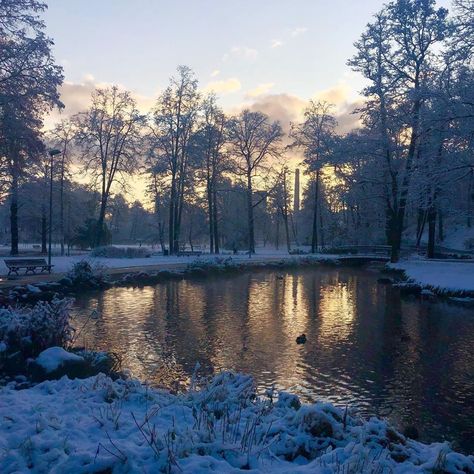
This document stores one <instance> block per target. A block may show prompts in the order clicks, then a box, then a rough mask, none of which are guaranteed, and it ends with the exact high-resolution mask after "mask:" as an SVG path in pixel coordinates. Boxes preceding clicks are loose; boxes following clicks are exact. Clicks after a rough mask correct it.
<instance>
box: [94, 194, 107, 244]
mask: <svg viewBox="0 0 474 474" xmlns="http://www.w3.org/2000/svg"><path fill="white" fill-rule="evenodd" d="M106 209H107V198H106V197H105V196H103V197H102V199H101V202H100V212H99V219H98V220H97V232H96V235H97V237H96V247H100V246H101V245H103V242H104V224H105V211H106Z"/></svg>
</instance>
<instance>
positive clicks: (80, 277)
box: [66, 260, 106, 288]
mask: <svg viewBox="0 0 474 474" xmlns="http://www.w3.org/2000/svg"><path fill="white" fill-rule="evenodd" d="M66 277H67V278H69V280H70V281H71V285H72V286H75V287H83V288H99V287H101V286H102V285H103V284H104V282H105V280H106V275H105V268H104V267H101V266H100V265H94V267H92V265H91V264H90V263H89V262H88V261H87V260H81V261H79V262H77V263H75V264H74V265H73V267H72V269H71V270H70V271H69V272H68V274H67V276H66Z"/></svg>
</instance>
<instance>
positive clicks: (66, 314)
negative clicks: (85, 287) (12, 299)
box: [0, 299, 74, 359]
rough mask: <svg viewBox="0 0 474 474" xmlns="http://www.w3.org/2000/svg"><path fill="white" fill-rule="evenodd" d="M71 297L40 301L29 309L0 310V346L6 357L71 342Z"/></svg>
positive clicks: (23, 355)
mask: <svg viewBox="0 0 474 474" xmlns="http://www.w3.org/2000/svg"><path fill="white" fill-rule="evenodd" d="M71 304H72V300H71V299H62V300H53V301H52V302H51V303H46V302H43V301H41V302H39V303H37V304H36V305H35V306H33V307H32V308H28V307H17V308H15V307H9V308H3V309H0V345H2V347H3V348H4V350H3V351H2V355H3V357H4V358H8V357H9V356H11V355H12V354H15V353H19V355H21V358H22V359H26V358H28V357H35V356H37V355H38V354H39V353H40V352H41V351H43V350H44V349H47V348H48V347H51V346H61V347H65V346H67V345H68V344H69V343H71V342H72V340H73V336H74V329H73V328H72V326H71V318H70V309H71Z"/></svg>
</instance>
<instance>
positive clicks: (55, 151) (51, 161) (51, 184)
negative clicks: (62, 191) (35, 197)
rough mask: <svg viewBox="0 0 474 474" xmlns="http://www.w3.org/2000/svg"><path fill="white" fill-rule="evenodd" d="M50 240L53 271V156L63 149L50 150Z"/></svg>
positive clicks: (49, 257) (49, 253)
mask: <svg viewBox="0 0 474 474" xmlns="http://www.w3.org/2000/svg"><path fill="white" fill-rule="evenodd" d="M48 153H49V158H50V160H49V171H50V177H49V229H48V232H49V236H48V237H49V240H48V265H49V271H50V272H51V242H52V237H53V156H55V155H59V154H60V153H61V150H56V149H53V150H49V152H48Z"/></svg>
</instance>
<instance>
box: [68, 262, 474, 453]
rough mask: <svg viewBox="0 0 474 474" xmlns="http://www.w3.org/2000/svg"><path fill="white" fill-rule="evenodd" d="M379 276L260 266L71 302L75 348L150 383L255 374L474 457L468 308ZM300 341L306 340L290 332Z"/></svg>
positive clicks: (263, 384)
mask: <svg viewBox="0 0 474 474" xmlns="http://www.w3.org/2000/svg"><path fill="white" fill-rule="evenodd" d="M379 276H380V275H379V274H378V272H376V271H375V270H370V269H354V268H326V267H316V268H304V269H296V270H290V271H287V270H285V271H281V272H279V271H275V270H266V271H263V270H256V271H253V272H246V273H241V274H231V275H218V276H210V277H207V278H202V279H194V280H183V281H169V282H166V283H162V284H158V285H156V286H154V287H151V286H150V287H144V288H114V289H110V290H107V291H105V292H102V293H99V294H92V295H91V294H89V295H82V296H80V297H78V298H77V300H76V303H75V306H74V312H75V313H76V315H77V317H78V326H82V324H83V322H84V321H85V320H86V318H87V315H89V314H90V313H91V311H93V310H97V312H98V314H99V316H98V319H94V320H91V321H89V323H88V324H87V325H86V327H85V329H83V330H82V332H81V336H80V338H79V340H78V344H81V345H86V346H87V347H89V348H94V349H100V350H109V351H114V352H116V353H117V354H119V355H120V356H121V357H122V359H123V366H124V367H127V368H130V369H131V371H132V373H133V374H134V375H135V376H137V377H139V378H141V379H143V380H148V381H149V382H150V383H152V384H156V385H165V386H170V387H176V385H177V384H178V383H181V384H185V383H187V382H188V381H189V378H190V376H191V374H192V373H193V370H194V368H195V365H196V362H199V363H200V365H201V369H200V370H201V372H203V373H212V371H217V370H221V369H232V370H236V371H241V372H245V373H249V374H252V375H253V376H254V378H255V380H256V382H257V384H258V386H259V388H260V389H262V390H263V389H265V388H269V387H271V386H272V385H274V386H275V387H276V388H277V389H284V390H288V391H292V392H294V393H297V394H298V395H300V397H301V398H302V399H304V400H306V401H314V400H326V401H330V402H333V403H335V404H336V405H338V406H345V405H350V406H353V407H355V408H357V410H358V411H359V412H360V413H362V414H364V415H366V416H368V415H378V416H384V417H387V418H388V419H389V420H390V421H391V422H393V423H394V424H395V425H396V426H397V427H398V428H403V427H405V426H408V425H415V426H416V427H417V429H418V430H419V432H420V437H421V439H422V440H424V441H440V440H442V439H448V440H454V441H455V443H456V446H457V447H458V448H460V449H462V450H464V451H467V452H472V451H474V351H473V341H474V310H473V309H472V308H466V307H462V306H459V305H453V304H448V303H446V302H428V301H420V300H418V299H407V298H401V297H400V295H399V293H398V291H397V290H396V289H394V288H391V287H390V286H386V285H381V284H379V283H377V279H378V277H379ZM302 333H305V334H306V336H307V342H306V344H304V345H298V344H296V341H295V340H296V337H297V336H298V335H300V334H302Z"/></svg>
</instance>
